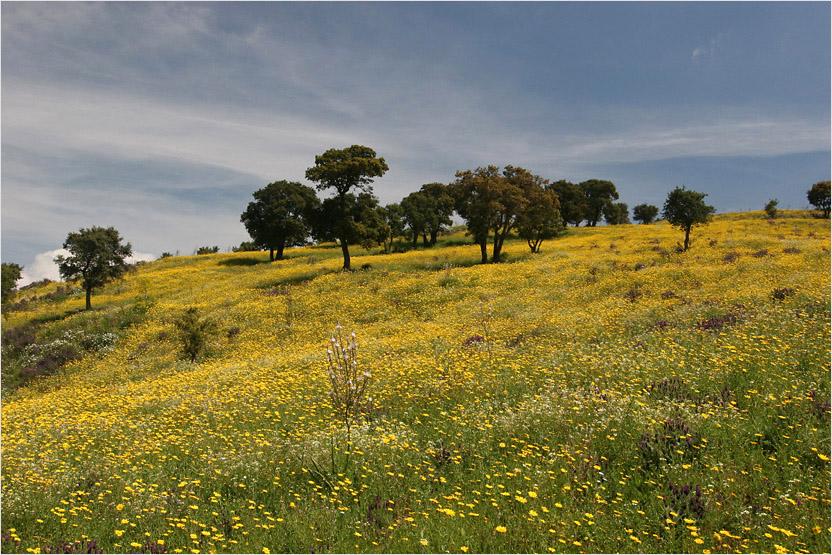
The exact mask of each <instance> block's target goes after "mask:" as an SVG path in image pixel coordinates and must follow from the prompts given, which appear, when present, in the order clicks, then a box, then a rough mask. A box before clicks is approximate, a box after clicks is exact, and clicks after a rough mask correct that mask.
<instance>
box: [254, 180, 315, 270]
mask: <svg viewBox="0 0 832 555" xmlns="http://www.w3.org/2000/svg"><path fill="white" fill-rule="evenodd" d="M320 202H321V201H320V200H318V196H317V195H316V194H315V190H314V189H312V187H307V186H306V185H303V184H301V183H296V182H293V181H275V182H274V183H269V184H268V185H266V186H265V187H263V188H262V189H259V190H257V191H255V192H254V201H253V202H250V203H248V207H247V208H246V211H245V212H243V213H242V215H241V216H240V221H241V222H243V225H245V226H246V231H248V234H249V235H251V238H252V239H253V240H254V244H255V245H257V246H259V247H263V248H266V249H269V260H270V261H274V260H283V249H284V248H286V247H287V246H293V245H298V244H302V243H303V242H304V241H305V240H306V238H307V237H308V236H309V232H310V227H311V226H310V219H311V217H312V214H313V212H314V211H315V209H317V207H318V205H320ZM275 252H277V256H275Z"/></svg>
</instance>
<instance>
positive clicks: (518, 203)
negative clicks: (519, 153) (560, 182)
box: [450, 166, 548, 263]
mask: <svg viewBox="0 0 832 555" xmlns="http://www.w3.org/2000/svg"><path fill="white" fill-rule="evenodd" d="M547 184H548V181H547V180H545V179H543V178H542V177H540V176H538V175H533V174H532V173H531V172H529V171H528V170H526V169H524V168H520V167H514V166H506V167H505V168H504V169H503V171H502V173H500V171H499V168H497V167H496V166H488V167H485V168H482V167H480V168H477V169H476V170H474V171H471V170H467V171H459V172H457V173H456V181H455V182H454V183H452V184H451V185H450V191H451V196H452V197H453V198H454V207H455V209H456V211H457V213H458V214H459V215H460V216H462V218H463V219H464V220H465V221H466V223H467V224H468V232H469V233H470V234H471V235H472V236H473V237H474V242H476V243H478V244H479V245H480V251H481V254H482V262H483V263H485V262H487V261H488V256H487V252H486V243H487V241H488V236H489V234H493V236H494V247H493V251H492V254H491V261H492V262H499V261H500V255H501V251H502V248H503V244H504V242H505V239H506V237H508V234H509V233H510V232H511V230H512V229H514V227H515V226H516V225H517V222H518V218H520V217H521V215H522V214H523V213H524V211H525V210H526V209H527V208H528V206H529V195H533V194H534V195H537V194H540V193H538V192H533V191H537V190H538V189H543V188H544V186H545V185H547Z"/></svg>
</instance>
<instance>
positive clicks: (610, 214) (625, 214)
mask: <svg viewBox="0 0 832 555" xmlns="http://www.w3.org/2000/svg"><path fill="white" fill-rule="evenodd" d="M602 211H603V213H604V221H605V222H607V224H609V225H620V224H628V223H630V210H629V207H628V206H627V203H626V202H608V203H607V204H605V205H604V209H603V210H602Z"/></svg>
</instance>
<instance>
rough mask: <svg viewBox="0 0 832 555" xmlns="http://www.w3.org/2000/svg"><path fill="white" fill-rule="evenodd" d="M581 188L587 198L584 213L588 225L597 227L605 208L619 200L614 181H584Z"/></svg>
mask: <svg viewBox="0 0 832 555" xmlns="http://www.w3.org/2000/svg"><path fill="white" fill-rule="evenodd" d="M580 187H581V190H583V192H584V196H585V197H586V212H585V213H584V218H585V219H586V225H587V226H589V227H595V224H596V223H598V221H599V220H600V219H601V214H602V213H603V211H604V207H605V206H606V205H607V204H608V203H610V202H612V201H614V200H618V191H616V189H615V185H614V184H613V183H612V181H605V180H603V179H590V180H588V181H584V182H583V183H581V184H580Z"/></svg>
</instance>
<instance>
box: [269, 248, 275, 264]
mask: <svg viewBox="0 0 832 555" xmlns="http://www.w3.org/2000/svg"><path fill="white" fill-rule="evenodd" d="M269 262H274V247H273V246H271V245H269Z"/></svg>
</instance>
